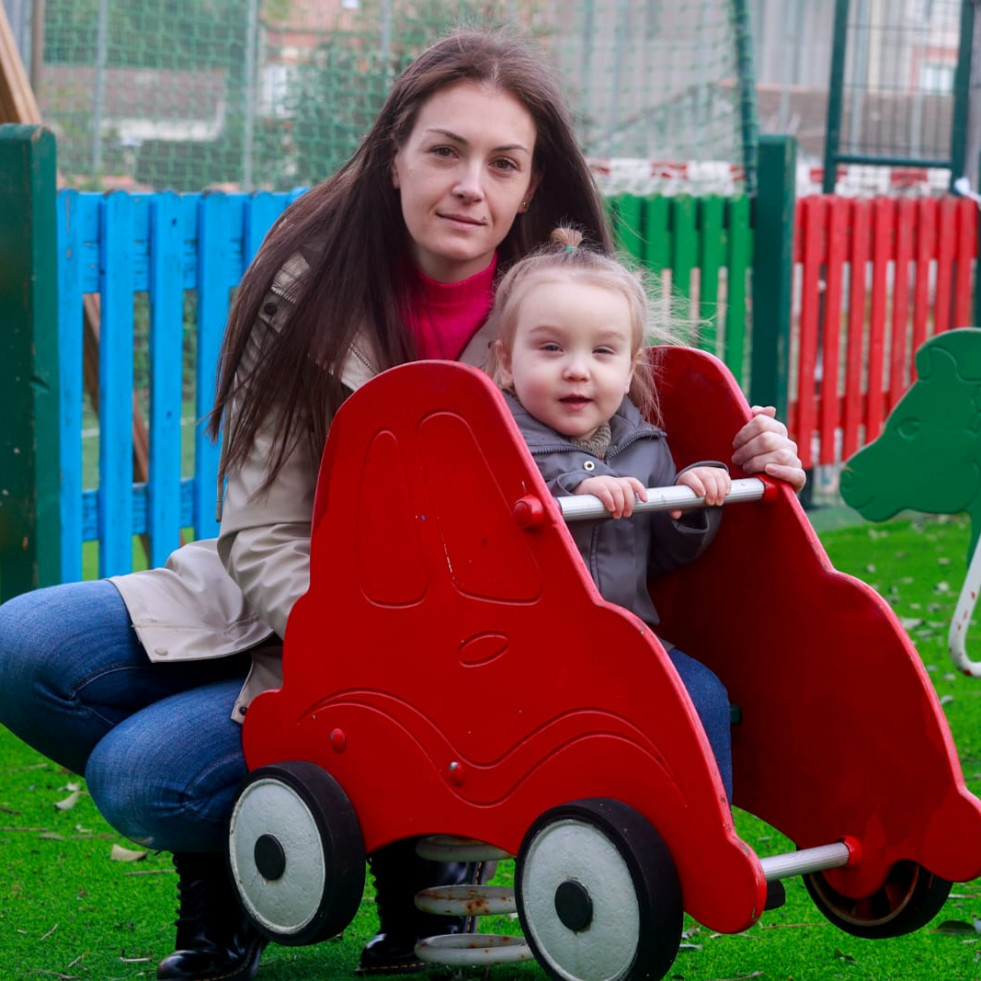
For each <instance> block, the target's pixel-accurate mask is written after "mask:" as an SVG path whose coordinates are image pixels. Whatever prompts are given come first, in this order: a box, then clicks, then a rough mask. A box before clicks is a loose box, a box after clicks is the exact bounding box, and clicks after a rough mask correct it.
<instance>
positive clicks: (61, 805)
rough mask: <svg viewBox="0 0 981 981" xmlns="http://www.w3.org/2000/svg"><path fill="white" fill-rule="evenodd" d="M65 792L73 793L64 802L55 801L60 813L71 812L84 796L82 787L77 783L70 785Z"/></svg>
mask: <svg viewBox="0 0 981 981" xmlns="http://www.w3.org/2000/svg"><path fill="white" fill-rule="evenodd" d="M65 790H68V791H71V793H69V795H68V796H67V797H66V798H65V799H64V800H57V801H55V805H54V806H55V807H57V808H58V810H59V811H70V810H71V809H72V808H73V807H74V806H75V805H76V804H77V803H78V799H79V798H80V797H81V796H82V787H81V785H80V784H77V783H70V784H68V786H67V787H65Z"/></svg>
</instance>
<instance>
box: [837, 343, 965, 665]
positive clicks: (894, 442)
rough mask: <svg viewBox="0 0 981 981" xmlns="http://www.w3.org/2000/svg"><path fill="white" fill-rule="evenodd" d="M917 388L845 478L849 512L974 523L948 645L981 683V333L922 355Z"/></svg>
mask: <svg viewBox="0 0 981 981" xmlns="http://www.w3.org/2000/svg"><path fill="white" fill-rule="evenodd" d="M916 372H917V376H918V378H917V381H916V383H915V384H914V385H913V386H912V387H911V388H910V389H909V391H908V392H907V393H906V394H905V395H904V396H903V397H902V399H901V400H900V401H899V402H898V403H897V404H896V407H895V408H894V409H893V410H892V412H891V414H890V416H889V419H888V420H887V422H886V425H885V428H884V429H883V431H882V433H881V434H880V435H879V437H878V438H877V439H876V440H875V441H874V442H872V443H870V444H869V445H868V446H866V447H865V448H864V449H862V450H860V451H859V452H858V453H856V454H855V456H853V457H852V458H851V459H850V460H849V461H848V462H847V464H846V468H845V470H844V471H843V472H842V475H841V494H842V497H843V498H844V499H845V502H846V503H847V504H850V505H851V506H852V507H853V508H855V509H856V510H857V511H858V512H859V513H860V514H861V515H862V517H864V518H867V519H868V520H870V521H884V520H885V519H886V518H891V517H892V516H893V515H894V514H896V513H897V512H899V511H900V510H902V509H904V508H911V509H913V510H916V511H925V512H927V513H929V514H958V513H960V512H963V511H966V512H967V514H968V515H969V517H970V519H971V542H970V546H969V548H968V558H969V565H968V572H967V577H966V578H965V581H964V586H963V587H962V589H961V593H960V597H959V598H958V601H957V606H956V608H955V610H954V619H953V622H952V623H951V626H950V633H949V634H948V638H947V645H948V649H949V651H950V656H951V658H952V659H953V661H954V664H955V665H956V666H957V667H958V668H959V669H960V670H961V671H963V672H964V673H965V674H969V675H973V676H974V677H981V662H978V661H972V660H970V659H969V658H968V656H967V653H966V651H965V649H964V637H965V634H966V633H967V627H968V624H969V623H970V620H971V615H972V613H973V611H974V606H975V604H976V603H977V597H978V591H979V587H981V553H979V551H978V548H977V545H978V539H979V537H981V329H978V328H974V327H964V328H961V329H958V330H950V331H945V332H944V333H942V334H937V335H936V336H934V337H931V338H930V339H929V340H928V341H926V342H925V343H924V344H923V345H922V346H921V347H920V349H919V350H918V351H917V352H916Z"/></svg>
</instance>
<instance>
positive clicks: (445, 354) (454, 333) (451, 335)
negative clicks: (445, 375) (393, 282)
mask: <svg viewBox="0 0 981 981" xmlns="http://www.w3.org/2000/svg"><path fill="white" fill-rule="evenodd" d="M496 268H497V256H496V255H495V256H494V258H493V259H492V260H491V263H490V265H489V266H488V267H487V268H486V269H484V270H482V271H481V272H479V273H475V274H474V275H473V276H470V277H469V278H468V279H464V280H461V281H460V282H459V283H438V282H437V281H436V280H435V279H430V278H429V277H428V276H426V275H424V274H423V273H421V272H419V271H418V270H416V271H415V273H416V278H417V280H418V285H419V290H418V292H417V293H416V294H415V295H414V296H413V305H412V308H411V309H410V310H409V312H408V314H407V316H406V321H407V325H408V327H409V330H411V331H412V336H413V337H414V338H415V341H416V347H417V349H418V351H419V357H420V358H423V359H433V358H440V359H445V360H449V361H455V360H456V359H457V358H459V356H460V354H461V353H462V352H463V349H464V348H465V347H466V346H467V342H468V341H469V340H470V338H471V337H473V335H474V334H475V333H476V332H477V329H478V328H479V327H480V326H481V325H482V324H483V322H484V320H485V319H486V318H487V314H488V313H489V312H490V308H491V303H492V302H493V300H494V270H495V269H496Z"/></svg>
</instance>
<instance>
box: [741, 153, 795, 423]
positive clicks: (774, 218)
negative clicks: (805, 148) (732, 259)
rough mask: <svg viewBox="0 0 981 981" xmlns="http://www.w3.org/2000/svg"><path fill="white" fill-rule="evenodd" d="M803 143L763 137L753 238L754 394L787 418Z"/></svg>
mask: <svg viewBox="0 0 981 981" xmlns="http://www.w3.org/2000/svg"><path fill="white" fill-rule="evenodd" d="M796 171H797V142H796V140H794V138H793V137H792V136H761V137H760V146H759V172H758V173H759V182H758V185H757V186H758V188H759V190H758V191H757V194H756V202H755V203H756V215H755V221H754V236H753V327H752V353H751V358H750V380H749V396H750V401H751V402H752V403H753V404H754V405H774V406H776V409H777V418H779V419H786V418H787V404H788V399H787V384H788V375H789V365H790V311H791V300H792V297H793V274H794V210H795V207H796V202H795V199H796V186H795V181H796Z"/></svg>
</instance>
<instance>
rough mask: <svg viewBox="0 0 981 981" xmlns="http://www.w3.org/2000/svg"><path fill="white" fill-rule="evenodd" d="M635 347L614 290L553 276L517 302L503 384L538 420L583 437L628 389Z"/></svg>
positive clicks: (626, 311)
mask: <svg viewBox="0 0 981 981" xmlns="http://www.w3.org/2000/svg"><path fill="white" fill-rule="evenodd" d="M499 343H500V342H499ZM633 347H634V345H633V339H632V332H631V327H630V307H629V304H628V302H627V298H626V297H625V296H624V295H623V294H622V293H621V292H620V291H619V290H616V289H611V288H609V287H606V286H600V285H597V284H596V283H591V282H587V281H584V280H581V279H578V278H575V277H574V276H572V275H562V274H557V276H556V277H552V276H550V277H549V278H548V279H546V280H543V281H542V282H531V283H529V284H528V285H527V287H526V291H525V293H524V295H523V296H522V297H521V298H520V299H519V302H518V311H517V321H516V323H515V331H514V337H513V343H512V347H511V350H510V351H506V350H504V349H503V348H499V356H500V362H501V369H502V372H501V374H502V381H503V383H504V385H505V387H508V388H513V389H514V392H515V394H516V395H517V396H518V399H519V400H520V401H521V404H522V405H523V406H524V407H525V408H526V409H527V410H528V412H530V413H531V414H532V415H533V416H534V417H535V418H536V419H538V420H539V421H540V422H543V423H545V425H547V426H550V427H551V428H552V429H554V430H556V431H557V432H559V433H562V434H563V435H564V436H573V437H577V438H579V439H584V438H589V437H590V436H592V435H593V433H595V432H596V430H597V429H598V428H599V427H600V426H601V425H602V424H603V423H604V422H606V421H607V420H608V419H610V418H611V417H612V416H613V414H614V413H615V412H616V410H617V409H618V408H619V407H620V402H621V401H622V400H623V397H624V395H625V394H626V393H627V390H628V389H629V388H630V380H631V378H632V377H633V373H634V364H635V353H636V352H635V351H634V349H633Z"/></svg>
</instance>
